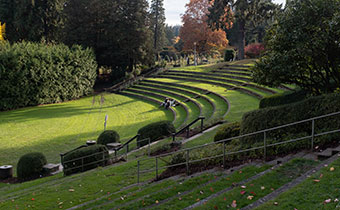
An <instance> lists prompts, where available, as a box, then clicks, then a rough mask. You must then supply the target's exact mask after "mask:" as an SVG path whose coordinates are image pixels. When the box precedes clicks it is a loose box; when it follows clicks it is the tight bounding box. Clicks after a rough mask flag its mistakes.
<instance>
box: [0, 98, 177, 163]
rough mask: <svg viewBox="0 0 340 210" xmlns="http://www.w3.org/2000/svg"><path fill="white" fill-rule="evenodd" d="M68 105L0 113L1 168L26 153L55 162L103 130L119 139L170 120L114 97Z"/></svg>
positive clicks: (152, 108) (156, 111) (147, 105)
mask: <svg viewBox="0 0 340 210" xmlns="http://www.w3.org/2000/svg"><path fill="white" fill-rule="evenodd" d="M104 98H105V100H104V103H103V105H100V100H101V97H100V96H96V97H95V104H94V105H93V106H92V102H93V98H92V97H87V98H83V99H80V100H76V101H71V102H67V103H61V104H54V105H46V106H39V107H31V108H24V109H19V110H14V111H9V112H1V113H0V133H1V135H0V165H5V164H12V165H16V163H17V161H18V160H19V158H20V156H22V155H24V154H25V153H28V152H36V151H38V152H43V153H44V154H45V155H46V157H47V159H48V161H49V162H58V161H59V158H60V157H59V154H60V153H63V152H67V151H68V150H71V149H74V148H75V147H78V146H80V145H83V144H84V143H85V142H86V140H90V139H96V138H97V137H98V135H99V134H100V133H101V132H102V131H103V129H104V118H105V115H108V116H109V120H108V125H107V129H114V130H116V131H118V133H119V134H120V136H121V139H123V140H124V139H125V140H126V139H128V138H130V137H132V136H135V135H136V134H137V131H138V129H139V128H141V127H142V126H144V125H146V124H149V123H151V122H155V121H158V120H166V119H167V120H173V116H172V114H171V112H169V111H165V110H161V109H159V108H158V105H157V104H152V103H149V102H146V101H140V100H135V99H133V98H129V97H125V96H122V95H116V94H106V95H105V96H104Z"/></svg>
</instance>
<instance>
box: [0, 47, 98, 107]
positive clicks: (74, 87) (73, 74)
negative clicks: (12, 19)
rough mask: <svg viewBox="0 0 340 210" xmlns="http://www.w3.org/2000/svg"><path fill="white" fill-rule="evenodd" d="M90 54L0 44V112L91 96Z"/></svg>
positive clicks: (92, 62)
mask: <svg viewBox="0 0 340 210" xmlns="http://www.w3.org/2000/svg"><path fill="white" fill-rule="evenodd" d="M96 69H97V63H96V61H95V56H94V53H93V51H92V50H90V49H83V48H82V47H80V46H76V45H75V46H73V47H71V48H69V47H67V46H66V45H63V44H58V45H57V44H48V45H47V44H42V43H30V42H21V43H13V44H10V43H8V42H1V43H0V96H1V100H0V110H11V109H16V108H20V107H26V106H35V105H39V104H50V103H58V102H63V101H67V100H73V99H77V98H79V97H81V96H85V95H89V94H90V93H92V92H93V86H94V83H95V80H96V77H97V74H96Z"/></svg>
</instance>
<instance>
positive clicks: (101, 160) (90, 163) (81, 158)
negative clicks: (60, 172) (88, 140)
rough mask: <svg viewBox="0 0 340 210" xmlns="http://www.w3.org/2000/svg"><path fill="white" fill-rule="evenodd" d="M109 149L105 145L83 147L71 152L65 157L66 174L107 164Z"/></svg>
mask: <svg viewBox="0 0 340 210" xmlns="http://www.w3.org/2000/svg"><path fill="white" fill-rule="evenodd" d="M108 159H109V151H108V149H107V148H106V146H104V145H93V146H88V147H83V148H80V149H77V150H74V151H71V152H69V153H68V154H66V155H65V156H64V158H63V167H64V173H65V175H71V174H74V173H78V172H83V171H87V170H90V169H94V168H97V167H98V166H104V165H106V163H107V161H108Z"/></svg>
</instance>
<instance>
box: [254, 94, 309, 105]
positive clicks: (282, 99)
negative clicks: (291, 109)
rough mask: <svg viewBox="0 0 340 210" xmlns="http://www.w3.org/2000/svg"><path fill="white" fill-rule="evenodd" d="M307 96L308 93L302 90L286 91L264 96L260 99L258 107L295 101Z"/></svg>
mask: <svg viewBox="0 0 340 210" xmlns="http://www.w3.org/2000/svg"><path fill="white" fill-rule="evenodd" d="M307 97H308V93H307V92H306V91H304V90H297V91H288V92H285V93H282V94H274V95H271V96H266V97H264V98H263V99H262V100H261V101H260V109H263V108H267V107H273V106H280V105H285V104H291V103H295V102H298V101H302V100H304V99H306V98H307Z"/></svg>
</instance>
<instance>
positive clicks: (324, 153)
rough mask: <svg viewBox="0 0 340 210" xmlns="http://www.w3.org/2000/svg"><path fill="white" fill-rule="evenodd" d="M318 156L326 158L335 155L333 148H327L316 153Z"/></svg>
mask: <svg viewBox="0 0 340 210" xmlns="http://www.w3.org/2000/svg"><path fill="white" fill-rule="evenodd" d="M316 155H317V156H318V159H325V158H330V157H332V156H333V150H332V149H326V150H324V151H322V152H319V153H316Z"/></svg>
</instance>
